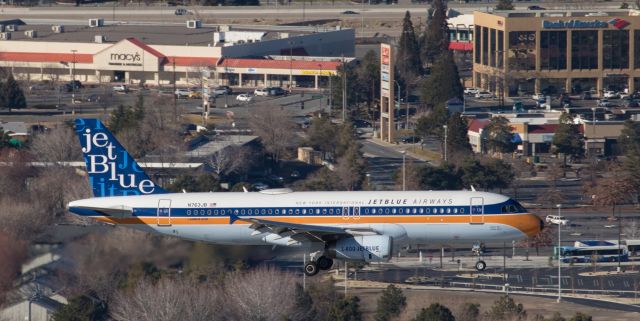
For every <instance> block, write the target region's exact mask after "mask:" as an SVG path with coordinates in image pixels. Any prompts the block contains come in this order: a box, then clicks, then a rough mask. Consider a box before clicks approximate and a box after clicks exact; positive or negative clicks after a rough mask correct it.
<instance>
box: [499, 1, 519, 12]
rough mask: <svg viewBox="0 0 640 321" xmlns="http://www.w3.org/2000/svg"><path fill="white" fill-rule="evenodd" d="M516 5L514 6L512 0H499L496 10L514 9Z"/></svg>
mask: <svg viewBox="0 0 640 321" xmlns="http://www.w3.org/2000/svg"><path fill="white" fill-rule="evenodd" d="M514 9H515V7H514V6H513V1H512V0H498V3H497V4H496V10H514Z"/></svg>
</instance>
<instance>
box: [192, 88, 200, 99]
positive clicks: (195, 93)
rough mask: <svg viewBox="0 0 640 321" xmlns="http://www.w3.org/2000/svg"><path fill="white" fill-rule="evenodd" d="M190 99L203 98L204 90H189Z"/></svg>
mask: <svg viewBox="0 0 640 321" xmlns="http://www.w3.org/2000/svg"><path fill="white" fill-rule="evenodd" d="M189 99H202V90H192V91H190V92H189Z"/></svg>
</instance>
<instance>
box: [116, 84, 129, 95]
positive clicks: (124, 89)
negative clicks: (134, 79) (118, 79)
mask: <svg viewBox="0 0 640 321" xmlns="http://www.w3.org/2000/svg"><path fill="white" fill-rule="evenodd" d="M113 91H115V92H118V93H127V92H129V87H127V85H124V84H120V85H115V86H113Z"/></svg>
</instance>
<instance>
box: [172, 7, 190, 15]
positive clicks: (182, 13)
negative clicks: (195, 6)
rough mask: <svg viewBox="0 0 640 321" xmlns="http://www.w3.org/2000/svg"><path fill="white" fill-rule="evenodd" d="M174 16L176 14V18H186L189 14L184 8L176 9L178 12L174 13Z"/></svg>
mask: <svg viewBox="0 0 640 321" xmlns="http://www.w3.org/2000/svg"><path fill="white" fill-rule="evenodd" d="M174 14H175V15H176V16H184V15H186V14H187V9H184V8H178V9H176V11H174Z"/></svg>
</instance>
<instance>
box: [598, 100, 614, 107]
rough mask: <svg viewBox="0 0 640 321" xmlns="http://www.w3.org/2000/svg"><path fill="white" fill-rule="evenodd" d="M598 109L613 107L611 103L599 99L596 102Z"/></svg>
mask: <svg viewBox="0 0 640 321" xmlns="http://www.w3.org/2000/svg"><path fill="white" fill-rule="evenodd" d="M598 107H613V103H611V102H610V101H609V100H608V99H600V100H598Z"/></svg>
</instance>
